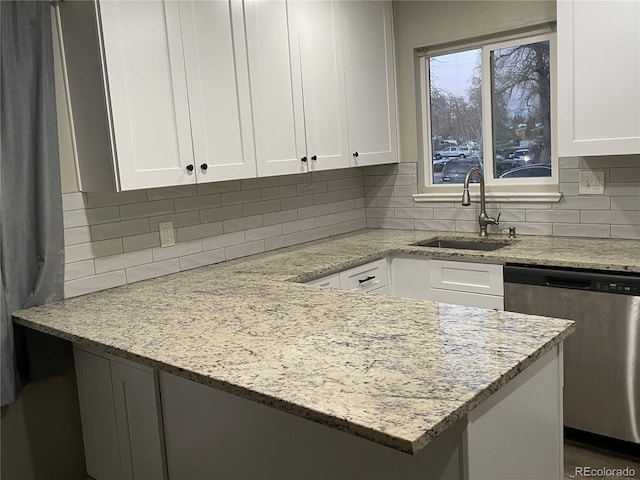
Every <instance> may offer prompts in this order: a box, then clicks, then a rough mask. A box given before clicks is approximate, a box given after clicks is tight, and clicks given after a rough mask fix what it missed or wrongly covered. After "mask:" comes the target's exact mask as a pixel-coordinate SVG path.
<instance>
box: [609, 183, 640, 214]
mask: <svg viewBox="0 0 640 480" xmlns="http://www.w3.org/2000/svg"><path fill="white" fill-rule="evenodd" d="M638 188H640V186H638ZM639 193H640V192H639ZM611 210H640V196H639V197H611Z"/></svg>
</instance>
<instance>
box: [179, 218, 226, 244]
mask: <svg viewBox="0 0 640 480" xmlns="http://www.w3.org/2000/svg"><path fill="white" fill-rule="evenodd" d="M220 234H222V222H213V223H201V224H200V225H192V226H190V227H182V228H178V232H177V239H176V240H177V241H178V242H187V241H189V240H195V239H197V238H205V237H212V236H214V235H220Z"/></svg>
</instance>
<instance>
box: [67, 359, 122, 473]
mask: <svg viewBox="0 0 640 480" xmlns="http://www.w3.org/2000/svg"><path fill="white" fill-rule="evenodd" d="M73 356H74V361H75V366H76V378H77V383H78V400H79V403H80V420H81V421H82V437H83V441H84V455H85V461H86V464H87V473H88V474H89V475H90V476H91V477H92V478H95V479H97V480H110V479H113V480H116V479H121V478H123V469H122V465H121V462H120V448H119V443H118V429H117V427H116V411H115V407H114V403H113V389H112V386H111V368H110V365H109V360H108V359H106V358H102V357H99V356H97V355H93V354H91V353H87V352H84V351H82V350H78V349H74V351H73Z"/></svg>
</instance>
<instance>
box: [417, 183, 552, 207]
mask: <svg viewBox="0 0 640 480" xmlns="http://www.w3.org/2000/svg"><path fill="white" fill-rule="evenodd" d="M470 193H471V200H475V201H479V200H480V193H478V192H470ZM485 197H486V200H487V202H502V203H508V202H518V203H557V202H559V201H560V199H561V198H562V193H560V192H487V194H486V195H485ZM461 198H462V186H461V187H460V191H459V192H436V193H416V194H415V195H413V201H414V202H416V203H422V202H459V201H461Z"/></svg>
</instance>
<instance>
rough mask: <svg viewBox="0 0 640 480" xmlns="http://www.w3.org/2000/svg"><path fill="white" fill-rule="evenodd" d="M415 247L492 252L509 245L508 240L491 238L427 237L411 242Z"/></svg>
mask: <svg viewBox="0 0 640 480" xmlns="http://www.w3.org/2000/svg"><path fill="white" fill-rule="evenodd" d="M412 245H414V246H416V247H435V248H457V249H459V250H481V251H483V252H492V251H493V250H498V249H499V248H503V247H506V246H508V245H509V243H508V242H503V241H491V240H456V239H451V238H429V239H427V240H422V241H420V242H416V243H412Z"/></svg>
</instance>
